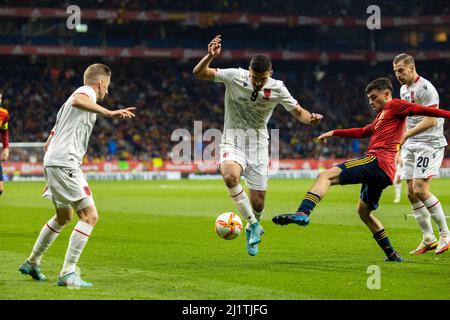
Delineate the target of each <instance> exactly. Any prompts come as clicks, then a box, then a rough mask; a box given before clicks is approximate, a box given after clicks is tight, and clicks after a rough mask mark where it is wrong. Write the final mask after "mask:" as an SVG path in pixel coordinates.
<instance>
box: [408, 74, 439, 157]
mask: <svg viewBox="0 0 450 320" xmlns="http://www.w3.org/2000/svg"><path fill="white" fill-rule="evenodd" d="M400 97H401V98H402V99H403V100H406V101H409V102H411V103H418V104H421V105H424V106H427V107H428V106H429V107H431V108H439V94H438V92H437V90H436V88H435V87H434V86H433V85H432V84H431V82H430V81H428V80H427V79H424V78H422V77H418V78H417V79H416V81H414V83H413V84H412V85H411V86H407V85H403V86H402V87H401V88H400ZM422 119H423V116H411V117H407V118H406V124H407V130H409V129H411V128H414V127H415V126H417V124H418V123H419V122H420V121H422ZM423 143H426V144H428V145H430V146H432V147H434V148H440V147H444V146H446V145H447V140H446V139H445V136H444V119H442V118H437V124H436V125H435V126H433V127H431V128H429V129H427V130H425V131H424V132H421V133H419V134H418V135H416V136H414V137H411V138H409V139H408V140H406V143H405V146H407V147H408V146H414V145H416V144H423Z"/></svg>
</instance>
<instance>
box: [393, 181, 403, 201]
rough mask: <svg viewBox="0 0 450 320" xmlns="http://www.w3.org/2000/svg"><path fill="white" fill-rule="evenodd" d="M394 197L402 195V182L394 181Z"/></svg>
mask: <svg viewBox="0 0 450 320" xmlns="http://www.w3.org/2000/svg"><path fill="white" fill-rule="evenodd" d="M394 192H395V199H397V200H400V198H401V196H402V183H401V182H400V183H394Z"/></svg>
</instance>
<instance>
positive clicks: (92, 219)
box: [86, 212, 98, 227]
mask: <svg viewBox="0 0 450 320" xmlns="http://www.w3.org/2000/svg"><path fill="white" fill-rule="evenodd" d="M86 217H87V221H86V222H87V223H89V224H90V225H91V226H93V227H95V225H96V224H97V222H98V213H97V212H93V213H90V214H89V215H87V216H86Z"/></svg>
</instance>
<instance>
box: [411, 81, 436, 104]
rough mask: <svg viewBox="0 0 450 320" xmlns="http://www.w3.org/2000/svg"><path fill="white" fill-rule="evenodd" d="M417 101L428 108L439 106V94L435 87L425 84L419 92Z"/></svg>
mask: <svg viewBox="0 0 450 320" xmlns="http://www.w3.org/2000/svg"><path fill="white" fill-rule="evenodd" d="M416 96H417V100H418V101H420V104H422V105H424V106H427V107H438V106H439V94H438V92H437V90H436V88H435V87H433V86H430V85H427V84H424V85H422V86H421V87H420V88H419V90H418V91H417V94H416Z"/></svg>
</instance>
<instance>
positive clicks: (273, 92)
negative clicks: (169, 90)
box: [193, 35, 322, 256]
mask: <svg viewBox="0 0 450 320" xmlns="http://www.w3.org/2000/svg"><path fill="white" fill-rule="evenodd" d="M221 41H222V38H221V36H220V35H219V36H216V37H215V38H214V39H213V40H212V41H211V42H210V43H209V45H208V54H207V55H206V56H205V57H204V58H203V59H202V60H201V61H200V62H199V63H198V64H197V65H196V66H195V68H194V70H193V73H194V76H195V77H196V78H198V79H202V80H209V81H214V82H220V83H223V84H225V88H226V90H225V121H224V130H223V134H222V142H221V145H220V167H219V169H220V172H221V174H222V176H223V179H224V182H225V184H226V186H227V188H228V192H229V194H230V197H231V199H232V200H233V202H234V203H235V205H236V206H237V208H238V210H239V212H240V213H241V214H242V216H243V217H244V218H245V219H246V220H247V222H248V224H247V227H246V232H245V235H246V241H247V252H248V254H249V255H251V256H255V255H256V254H257V253H258V244H259V242H260V241H261V235H262V234H263V233H264V230H263V228H262V227H261V225H260V223H259V221H260V219H261V215H262V212H263V210H264V200H265V195H266V189H267V179H268V170H269V146H268V145H269V134H268V130H267V123H268V122H269V119H270V117H271V116H272V112H273V109H274V108H275V107H276V106H277V105H278V104H281V105H282V106H283V107H284V108H285V109H286V110H287V111H289V112H290V113H291V114H292V115H293V116H294V117H295V118H297V119H298V120H299V121H301V122H303V123H306V124H317V123H319V122H320V121H321V119H322V115H320V114H314V113H310V112H308V111H307V110H305V109H303V108H301V107H300V105H299V104H298V102H297V100H295V99H294V98H293V97H292V96H291V94H290V93H289V91H288V89H287V88H286V87H285V85H284V84H283V82H282V81H278V80H275V79H273V78H271V76H272V72H273V71H272V62H271V60H270V58H269V57H267V56H263V55H257V56H255V57H253V58H252V59H251V61H250V66H249V69H248V70H244V69H241V68H239V69H237V68H229V69H216V68H210V67H209V64H210V63H211V61H212V60H213V59H214V58H215V57H216V56H217V55H219V54H220V51H221ZM241 175H243V176H244V177H245V179H246V184H247V186H248V188H249V190H250V198H249V197H248V196H247V193H246V192H245V191H244V189H243V188H242V186H241V183H240V179H241Z"/></svg>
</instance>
